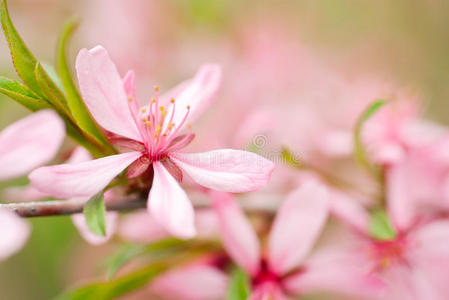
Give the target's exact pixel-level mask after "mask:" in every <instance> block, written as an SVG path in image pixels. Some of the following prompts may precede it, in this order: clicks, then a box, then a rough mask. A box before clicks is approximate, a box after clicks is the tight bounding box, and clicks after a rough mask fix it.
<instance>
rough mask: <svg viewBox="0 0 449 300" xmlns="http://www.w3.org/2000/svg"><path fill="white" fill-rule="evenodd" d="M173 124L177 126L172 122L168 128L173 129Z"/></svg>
mask: <svg viewBox="0 0 449 300" xmlns="http://www.w3.org/2000/svg"><path fill="white" fill-rule="evenodd" d="M173 126H175V124H174V123H170V124H168V126H167V129H168V130H171V129H172V128H173Z"/></svg>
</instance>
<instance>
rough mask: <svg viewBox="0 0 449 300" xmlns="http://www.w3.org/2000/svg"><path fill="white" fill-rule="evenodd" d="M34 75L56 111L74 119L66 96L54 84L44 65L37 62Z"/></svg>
mask: <svg viewBox="0 0 449 300" xmlns="http://www.w3.org/2000/svg"><path fill="white" fill-rule="evenodd" d="M34 75H35V76H36V81H37V83H38V85H39V88H40V90H41V92H42V94H43V95H44V96H45V98H46V99H47V100H48V102H50V103H51V104H52V105H53V106H54V107H55V109H56V110H57V111H58V112H59V113H60V114H61V115H64V116H66V117H67V118H69V119H72V115H71V113H70V111H69V108H68V105H67V100H66V99H65V96H64V94H63V93H62V92H61V90H60V89H59V88H58V86H57V85H56V84H55V83H54V82H53V80H52V79H51V78H50V76H49V75H48V74H47V72H46V71H45V70H44V68H43V67H42V65H41V64H40V63H39V62H37V63H36V66H35V68H34Z"/></svg>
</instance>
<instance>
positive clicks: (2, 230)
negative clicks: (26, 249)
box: [0, 209, 31, 260]
mask: <svg viewBox="0 0 449 300" xmlns="http://www.w3.org/2000/svg"><path fill="white" fill-rule="evenodd" d="M30 232H31V227H30V224H29V223H28V222H26V221H25V220H23V219H21V218H20V217H18V216H17V215H16V214H15V213H13V212H11V211H9V210H7V209H0V260H1V259H6V258H7V257H9V256H11V255H12V254H14V253H16V252H17V251H19V250H20V249H21V248H22V247H23V246H24V245H25V242H26V241H27V240H28V237H29V235H30Z"/></svg>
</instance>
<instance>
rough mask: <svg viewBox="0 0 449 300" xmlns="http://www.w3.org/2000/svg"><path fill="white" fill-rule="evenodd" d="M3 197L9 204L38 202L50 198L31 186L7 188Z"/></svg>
mask: <svg viewBox="0 0 449 300" xmlns="http://www.w3.org/2000/svg"><path fill="white" fill-rule="evenodd" d="M3 196H4V199H5V200H7V201H8V202H22V201H27V202H28V201H38V200H42V199H45V198H47V197H48V195H47V194H44V193H41V192H39V191H38V190H37V189H35V188H34V187H32V186H31V185H26V186H17V187H9V188H6V189H4V190H3Z"/></svg>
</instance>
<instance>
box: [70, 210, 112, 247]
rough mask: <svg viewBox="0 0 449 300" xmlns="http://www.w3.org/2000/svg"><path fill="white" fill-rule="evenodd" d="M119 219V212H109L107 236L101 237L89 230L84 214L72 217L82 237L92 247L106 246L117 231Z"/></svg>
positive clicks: (107, 215) (107, 216)
mask: <svg viewBox="0 0 449 300" xmlns="http://www.w3.org/2000/svg"><path fill="white" fill-rule="evenodd" d="M117 218H118V213H117V212H108V213H107V214H106V236H99V235H96V234H95V233H93V232H92V231H91V230H90V229H89V227H88V226H87V224H86V218H85V217H84V214H75V215H72V221H73V224H75V226H76V228H77V229H78V231H79V233H80V234H81V236H82V237H83V238H84V239H85V240H86V241H87V242H88V243H90V244H92V245H101V244H104V243H106V242H107V241H108V240H109V239H110V238H111V237H112V236H113V234H114V233H115V229H116V224H117Z"/></svg>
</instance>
